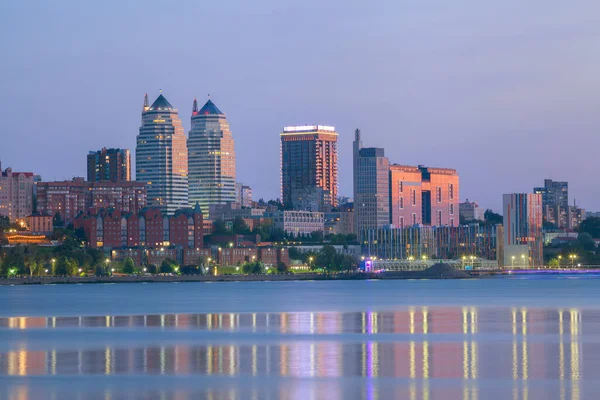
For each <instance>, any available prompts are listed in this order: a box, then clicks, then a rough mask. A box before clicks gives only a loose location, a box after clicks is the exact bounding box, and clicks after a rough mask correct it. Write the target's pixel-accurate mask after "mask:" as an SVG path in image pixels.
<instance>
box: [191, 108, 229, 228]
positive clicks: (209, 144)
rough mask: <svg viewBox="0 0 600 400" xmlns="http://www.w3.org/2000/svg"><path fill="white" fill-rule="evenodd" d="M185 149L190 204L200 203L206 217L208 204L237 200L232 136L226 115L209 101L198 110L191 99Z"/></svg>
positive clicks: (208, 208)
mask: <svg viewBox="0 0 600 400" xmlns="http://www.w3.org/2000/svg"><path fill="white" fill-rule="evenodd" d="M187 146H188V169H189V183H190V191H189V204H190V205H191V206H194V205H195V204H196V203H198V204H200V208H201V209H202V212H203V213H204V215H205V216H208V214H209V210H210V206H211V205H215V204H225V203H227V202H234V201H236V191H235V176H236V173H235V148H234V142H233V136H232V135H231V131H230V130H229V123H228V122H227V119H226V117H225V113H223V112H222V111H221V110H219V108H218V107H217V106H216V105H215V104H214V103H213V102H212V100H208V101H207V102H206V104H204V106H203V107H202V108H201V109H200V110H198V103H197V101H196V99H194V105H193V108H192V129H191V130H190V134H189V138H188V141H187Z"/></svg>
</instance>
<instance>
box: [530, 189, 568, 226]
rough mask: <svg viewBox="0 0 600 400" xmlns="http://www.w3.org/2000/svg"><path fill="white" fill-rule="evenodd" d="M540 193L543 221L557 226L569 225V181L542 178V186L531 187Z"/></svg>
mask: <svg viewBox="0 0 600 400" xmlns="http://www.w3.org/2000/svg"><path fill="white" fill-rule="evenodd" d="M533 193H539V194H541V195H542V210H543V216H544V221H545V222H548V223H550V224H553V225H554V226H556V227H557V228H568V226H569V183H568V182H556V181H553V180H552V179H544V187H537V188H534V189H533Z"/></svg>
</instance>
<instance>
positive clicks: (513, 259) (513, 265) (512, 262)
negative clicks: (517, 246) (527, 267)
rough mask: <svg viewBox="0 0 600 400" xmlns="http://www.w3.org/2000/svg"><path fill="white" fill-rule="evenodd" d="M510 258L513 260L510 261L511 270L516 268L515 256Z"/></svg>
mask: <svg viewBox="0 0 600 400" xmlns="http://www.w3.org/2000/svg"><path fill="white" fill-rule="evenodd" d="M510 258H511V260H510V266H511V268H514V267H515V256H512V257H510Z"/></svg>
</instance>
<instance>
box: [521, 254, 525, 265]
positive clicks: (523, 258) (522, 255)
mask: <svg viewBox="0 0 600 400" xmlns="http://www.w3.org/2000/svg"><path fill="white" fill-rule="evenodd" d="M521 264H522V266H523V267H525V254H521Z"/></svg>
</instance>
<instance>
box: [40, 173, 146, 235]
mask: <svg viewBox="0 0 600 400" xmlns="http://www.w3.org/2000/svg"><path fill="white" fill-rule="evenodd" d="M93 207H97V208H115V209H117V210H120V211H121V212H137V211H139V210H141V209H142V208H144V207H146V185H145V184H144V183H143V182H86V181H84V180H83V178H75V179H73V180H72V181H64V182H38V183H37V210H38V211H39V212H40V213H42V214H48V215H52V216H54V215H56V213H59V214H60V216H61V217H62V219H63V221H64V222H65V224H69V223H71V222H73V220H74V219H75V218H76V217H77V215H78V214H79V213H80V212H82V211H83V212H85V211H87V210H88V209H90V208H93Z"/></svg>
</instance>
